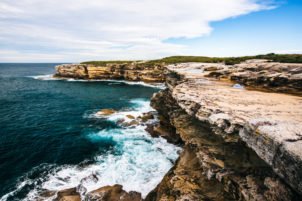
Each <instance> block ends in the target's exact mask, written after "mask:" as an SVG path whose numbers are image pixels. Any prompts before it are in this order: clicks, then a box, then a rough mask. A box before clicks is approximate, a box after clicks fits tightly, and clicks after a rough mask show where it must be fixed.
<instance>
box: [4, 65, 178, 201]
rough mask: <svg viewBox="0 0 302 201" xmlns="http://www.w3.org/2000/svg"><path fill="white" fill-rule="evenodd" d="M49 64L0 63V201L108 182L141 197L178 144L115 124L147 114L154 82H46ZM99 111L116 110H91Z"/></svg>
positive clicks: (50, 69)
mask: <svg viewBox="0 0 302 201" xmlns="http://www.w3.org/2000/svg"><path fill="white" fill-rule="evenodd" d="M55 65H57V64H0V89H1V90H0V184H1V188H0V200H1V201H6V200H35V199H37V198H39V196H40V194H41V193H43V192H45V191H58V190H62V189H66V188H71V187H81V189H82V192H83V193H84V192H89V191H91V190H95V189H97V188H100V187H102V186H104V185H113V184H121V185H123V187H124V189H125V190H127V191H130V190H134V191H138V192H141V193H142V195H143V196H146V194H147V193H148V192H149V191H151V190H152V189H153V188H155V187H156V185H157V184H158V183H159V182H160V181H161V179H162V178H163V176H164V175H165V173H167V172H168V170H169V169H170V168H171V167H172V165H173V163H174V162H175V160H176V159H177V158H178V153H179V151H180V148H179V147H177V146H175V145H172V144H169V143H167V142H166V140H164V139H162V138H152V137H151V136H150V135H149V134H148V133H147V132H146V131H145V126H144V125H138V126H133V127H127V128H124V127H121V126H120V125H119V124H118V123H117V122H118V121H119V120H120V119H127V118H126V116H127V115H129V114H130V115H133V116H135V117H137V116H139V115H141V114H142V113H144V112H148V111H152V110H153V109H152V108H151V107H150V106H149V104H150V102H149V100H150V97H151V96H152V94H153V93H155V92H157V91H158V90H160V88H161V86H153V85H147V84H144V83H134V82H124V81H113V80H111V81H84V80H74V79H65V80H60V79H53V78H52V77H51V75H52V74H53V73H54V66H55ZM107 108H110V109H114V110H116V111H117V112H116V113H114V114H112V115H109V116H99V115H96V113H97V112H98V111H99V110H101V109H107ZM50 199H51V198H50Z"/></svg>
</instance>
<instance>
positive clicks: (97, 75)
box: [55, 62, 165, 82]
mask: <svg viewBox="0 0 302 201" xmlns="http://www.w3.org/2000/svg"><path fill="white" fill-rule="evenodd" d="M55 77H63V78H75V79H116V80H121V79H124V80H129V81H144V82H163V81H164V79H165V78H164V66H163V65H162V64H148V63H143V62H140V63H139V62H132V63H109V64H105V65H103V66H99V65H92V64H64V65H59V66H56V74H55Z"/></svg>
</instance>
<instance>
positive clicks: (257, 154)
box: [56, 60, 302, 201]
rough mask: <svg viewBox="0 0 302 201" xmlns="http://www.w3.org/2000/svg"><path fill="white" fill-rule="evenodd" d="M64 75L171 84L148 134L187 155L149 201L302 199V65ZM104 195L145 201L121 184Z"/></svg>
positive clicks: (87, 68) (68, 70)
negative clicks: (180, 148)
mask: <svg viewBox="0 0 302 201" xmlns="http://www.w3.org/2000/svg"><path fill="white" fill-rule="evenodd" d="M56 76H59V77H71V78H76V79H126V80H132V81H147V82H153V81H154V82H159V81H164V80H165V82H166V86H167V88H166V89H165V90H162V91H160V92H158V93H156V94H155V95H154V96H153V97H152V100H151V104H152V106H153V107H154V108H155V109H156V110H157V111H158V114H159V119H160V122H159V123H157V124H155V125H153V124H152V125H149V126H148V128H147V130H148V131H149V132H150V133H151V135H152V136H154V137H157V136H162V137H164V138H166V139H167V140H168V141H169V142H171V143H177V144H181V145H182V146H183V152H182V153H181V155H180V157H179V159H178V160H177V162H176V164H175V165H174V167H173V168H172V169H171V170H170V171H169V172H168V173H167V174H166V175H165V177H164V178H163V180H162V181H161V183H160V184H158V186H157V187H156V188H155V189H154V190H153V191H152V192H150V193H149V194H148V196H147V197H146V198H145V200H146V201H180V200H189V201H199V200H213V201H214V200H215V201H216V200H217V201H218V200H219V201H223V200H247V201H252V200H257V201H281V200H282V201H290V200H302V172H301V169H302V126H301V120H302V98H301V96H300V95H301V94H302V64H285V63H276V62H268V61H266V60H250V61H246V62H243V63H241V64H236V65H225V64H213V63H183V64H175V65H168V66H166V67H163V66H162V65H154V64H153V65H146V64H144V63H140V64H137V63H132V64H109V65H107V66H91V65H81V64H79V65H60V66H57V74H56ZM276 92H282V93H276ZM290 94H295V95H290ZM117 192H118V193H117ZM74 194H75V193H74V192H73V191H72V193H71V195H69V194H68V195H66V196H75V197H76V199H79V194H77V195H74ZM103 194H104V195H105V194H106V196H107V197H106V199H105V198H103V197H102V196H99V195H103ZM58 195H60V194H58ZM62 195H63V194H62ZM64 195H65V194H64ZM96 195H98V196H99V197H98V198H97V199H96V200H113V198H112V195H118V196H120V195H123V196H124V197H126V198H127V199H128V198H129V199H132V200H136V199H137V200H141V197H140V195H139V194H138V193H135V192H130V193H129V194H127V193H126V192H124V191H123V190H122V188H121V186H113V187H104V188H100V189H98V190H96V191H94V192H91V193H90V194H89V195H88V196H96ZM66 196H65V198H66ZM118 196H114V200H122V199H120V198H118ZM65 198H64V199H65ZM89 198H90V197H89ZM107 198H108V199H107ZM109 198H110V199H109ZM111 198H112V199H111ZM76 199H75V200H76ZM127 199H126V200H127Z"/></svg>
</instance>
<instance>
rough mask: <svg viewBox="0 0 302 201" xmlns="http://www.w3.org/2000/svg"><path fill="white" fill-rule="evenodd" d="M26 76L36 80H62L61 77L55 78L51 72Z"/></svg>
mask: <svg viewBox="0 0 302 201" xmlns="http://www.w3.org/2000/svg"><path fill="white" fill-rule="evenodd" d="M28 77H30V78H33V79H36V80H62V78H55V77H53V74H49V75H34V76H28Z"/></svg>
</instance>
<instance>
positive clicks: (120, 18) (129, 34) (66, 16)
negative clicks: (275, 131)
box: [0, 0, 302, 62]
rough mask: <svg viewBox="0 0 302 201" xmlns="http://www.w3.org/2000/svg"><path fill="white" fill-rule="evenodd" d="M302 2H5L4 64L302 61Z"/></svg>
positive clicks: (1, 20)
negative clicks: (187, 58)
mask: <svg viewBox="0 0 302 201" xmlns="http://www.w3.org/2000/svg"><path fill="white" fill-rule="evenodd" d="M301 19H302V1H299V0H261V1H260V0H186V1H183V0H161V1H160V2H156V1H154V0H141V1H137V0H90V1H86V0H64V1H61V0H52V1H47V2H45V1H40V0H0V62H80V61H86V60H110V59H153V58H160V57H165V56H171V55H204V56H241V55H255V54H262V53H270V52H275V53H302V39H301V38H302V37H301V36H302V20H301Z"/></svg>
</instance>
